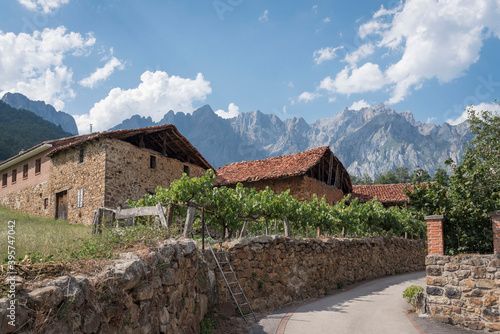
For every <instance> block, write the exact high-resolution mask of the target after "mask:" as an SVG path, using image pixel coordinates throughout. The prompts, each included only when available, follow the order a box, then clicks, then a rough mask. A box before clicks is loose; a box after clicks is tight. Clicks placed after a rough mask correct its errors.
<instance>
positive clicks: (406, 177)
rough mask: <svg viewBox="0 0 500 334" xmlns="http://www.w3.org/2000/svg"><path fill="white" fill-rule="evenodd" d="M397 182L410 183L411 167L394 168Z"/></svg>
mask: <svg viewBox="0 0 500 334" xmlns="http://www.w3.org/2000/svg"><path fill="white" fill-rule="evenodd" d="M394 175H395V176H396V179H397V183H409V182H410V181H411V175H410V169H409V168H408V167H396V168H394Z"/></svg>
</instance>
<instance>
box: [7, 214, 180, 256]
mask: <svg viewBox="0 0 500 334" xmlns="http://www.w3.org/2000/svg"><path fill="white" fill-rule="evenodd" d="M12 220H14V221H15V222H16V224H15V232H16V233H15V235H14V236H15V244H14V245H11V246H14V247H15V249H16V259H17V260H18V261H21V260H22V259H25V257H26V255H27V256H28V258H29V259H30V261H29V262H31V263H36V262H48V261H68V262H74V261H78V260H87V259H95V260H101V259H110V258H113V257H114V256H115V254H116V253H118V252H122V251H126V250H127V249H130V248H132V247H134V246H135V245H138V244H140V245H145V246H148V247H151V246H155V245H156V244H157V243H158V241H162V240H165V239H168V238H170V237H172V236H173V235H174V232H175V231H170V230H165V229H158V228H155V227H152V226H146V225H137V226H135V227H127V228H121V229H107V230H104V231H103V233H102V235H91V234H90V230H91V228H90V227H89V226H84V225H80V224H70V223H68V222H66V221H60V220H54V219H48V218H41V217H36V216H30V215H27V214H25V213H21V212H19V211H14V210H9V209H6V208H3V207H0V222H1V226H2V230H1V231H0V238H1V239H0V247H1V248H0V264H1V263H5V262H6V260H7V251H8V246H9V243H8V222H9V221H12ZM23 262H24V261H23Z"/></svg>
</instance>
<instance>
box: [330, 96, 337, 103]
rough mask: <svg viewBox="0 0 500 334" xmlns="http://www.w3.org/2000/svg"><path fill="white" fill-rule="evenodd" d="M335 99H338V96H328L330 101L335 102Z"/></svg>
mask: <svg viewBox="0 0 500 334" xmlns="http://www.w3.org/2000/svg"><path fill="white" fill-rule="evenodd" d="M335 101H337V98H336V97H335V96H330V97H329V98H328V103H333V102H335Z"/></svg>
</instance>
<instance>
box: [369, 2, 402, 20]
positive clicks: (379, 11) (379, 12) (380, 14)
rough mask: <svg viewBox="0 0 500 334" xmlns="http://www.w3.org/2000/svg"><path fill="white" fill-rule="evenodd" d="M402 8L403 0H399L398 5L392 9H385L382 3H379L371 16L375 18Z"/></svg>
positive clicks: (392, 13) (391, 13) (394, 12)
mask: <svg viewBox="0 0 500 334" xmlns="http://www.w3.org/2000/svg"><path fill="white" fill-rule="evenodd" d="M402 8H403V1H402V0H400V1H399V5H398V6H397V7H395V8H393V9H385V8H384V5H380V9H379V10H378V11H377V12H376V13H375V14H373V18H374V19H376V18H378V17H381V16H386V15H394V14H396V13H397V12H399V11H400V10H401V9H402Z"/></svg>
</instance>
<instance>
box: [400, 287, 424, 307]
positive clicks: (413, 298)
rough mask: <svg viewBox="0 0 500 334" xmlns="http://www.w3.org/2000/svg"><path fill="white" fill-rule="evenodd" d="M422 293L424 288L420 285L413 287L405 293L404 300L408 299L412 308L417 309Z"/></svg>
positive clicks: (408, 288)
mask: <svg viewBox="0 0 500 334" xmlns="http://www.w3.org/2000/svg"><path fill="white" fill-rule="evenodd" d="M422 292H424V288H422V287H421V286H418V285H412V286H409V287H407V288H406V289H405V291H403V298H404V299H406V301H407V302H408V303H409V304H411V306H413V307H414V308H417V301H418V297H419V296H420V294H421V293H422Z"/></svg>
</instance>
